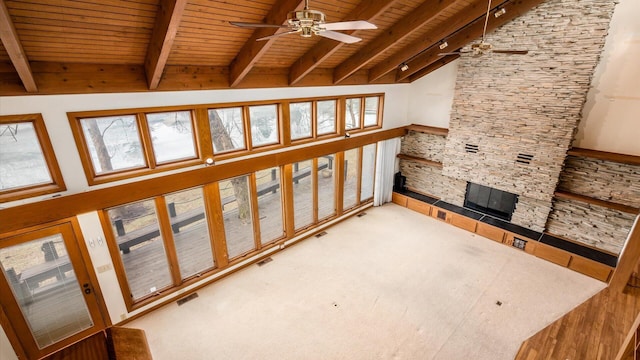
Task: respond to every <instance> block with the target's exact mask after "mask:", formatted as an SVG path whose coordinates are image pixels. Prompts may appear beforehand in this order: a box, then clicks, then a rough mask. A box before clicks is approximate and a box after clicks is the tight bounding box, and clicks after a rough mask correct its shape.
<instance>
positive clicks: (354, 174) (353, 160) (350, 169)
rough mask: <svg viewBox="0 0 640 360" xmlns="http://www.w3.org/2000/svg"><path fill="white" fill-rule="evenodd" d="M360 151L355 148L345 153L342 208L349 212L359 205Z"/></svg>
mask: <svg viewBox="0 0 640 360" xmlns="http://www.w3.org/2000/svg"><path fill="white" fill-rule="evenodd" d="M359 150H360V149H359V148H355V149H351V150H347V151H345V152H344V174H345V176H344V188H343V189H344V193H343V195H342V196H343V198H342V208H343V209H344V210H348V209H350V208H352V207H354V206H356V205H357V204H358V180H359V178H360V176H359V174H358V172H359V170H360V151H359Z"/></svg>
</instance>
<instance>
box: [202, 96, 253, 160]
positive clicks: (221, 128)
mask: <svg viewBox="0 0 640 360" xmlns="http://www.w3.org/2000/svg"><path fill="white" fill-rule="evenodd" d="M209 130H210V131H211V141H212V142H213V150H214V152H215V153H225V152H229V151H236V150H244V149H246V148H247V147H246V145H245V138H244V134H245V131H244V118H243V115H242V108H241V107H233V108H226V109H224V108H223V109H209Z"/></svg>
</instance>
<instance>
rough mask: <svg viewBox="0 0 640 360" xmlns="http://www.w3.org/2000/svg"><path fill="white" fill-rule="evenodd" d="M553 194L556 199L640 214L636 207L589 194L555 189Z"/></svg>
mask: <svg viewBox="0 0 640 360" xmlns="http://www.w3.org/2000/svg"><path fill="white" fill-rule="evenodd" d="M553 195H554V196H555V197H556V198H558V199H565V200H575V201H580V202H583V203H587V204H591V205H596V206H602V207H605V208H607V209H612V210H618V211H622V212H625V213H628V214H634V215H638V214H640V209H638V208H636V207H633V206H629V205H624V204H618V203H614V202H611V201H606V200H600V199H596V198H593V197H589V196H584V195H579V194H574V193H570V192H566V191H556V192H555V193H554V194H553Z"/></svg>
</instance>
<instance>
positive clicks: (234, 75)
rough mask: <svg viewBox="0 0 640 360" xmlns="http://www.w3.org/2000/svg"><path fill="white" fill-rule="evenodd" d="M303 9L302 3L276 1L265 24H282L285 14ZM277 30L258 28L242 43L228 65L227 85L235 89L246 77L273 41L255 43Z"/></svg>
mask: <svg viewBox="0 0 640 360" xmlns="http://www.w3.org/2000/svg"><path fill="white" fill-rule="evenodd" d="M303 7H304V1H300V0H278V1H276V3H275V4H273V7H271V10H270V11H269V13H268V14H267V16H266V17H265V18H264V23H265V24H283V23H284V22H285V21H286V20H287V14H288V13H289V12H290V11H293V10H300V9H302V8H303ZM278 30H280V29H279V28H258V29H256V30H255V31H254V32H253V34H252V35H251V37H249V40H247V42H245V43H244V46H242V49H240V52H239V53H238V55H236V58H235V59H233V61H232V62H231V65H229V84H230V86H231V87H236V86H238V84H240V82H241V81H242V80H243V79H244V78H245V76H247V74H248V73H249V71H251V69H252V68H253V66H254V65H255V63H256V62H258V60H260V58H261V57H262V55H264V54H265V53H266V52H267V50H269V48H270V47H271V45H273V42H274V41H276V40H275V39H268V40H261V41H257V39H260V38H262V37H265V36H271V35H274V34H275V33H276V32H278Z"/></svg>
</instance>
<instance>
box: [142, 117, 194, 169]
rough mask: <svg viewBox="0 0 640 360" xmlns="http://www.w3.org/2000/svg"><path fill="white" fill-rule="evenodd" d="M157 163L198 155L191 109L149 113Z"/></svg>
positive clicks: (148, 119) (148, 122)
mask: <svg viewBox="0 0 640 360" xmlns="http://www.w3.org/2000/svg"><path fill="white" fill-rule="evenodd" d="M146 116H147V124H149V132H150V133H151V144H152V145H153V153H154V154H155V157H156V162H157V163H164V162H169V161H175V160H180V159H192V158H195V157H196V148H195V144H194V141H193V126H192V125H193V123H192V122H191V112H190V111H174V112H166V113H156V114H147V115H146Z"/></svg>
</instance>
